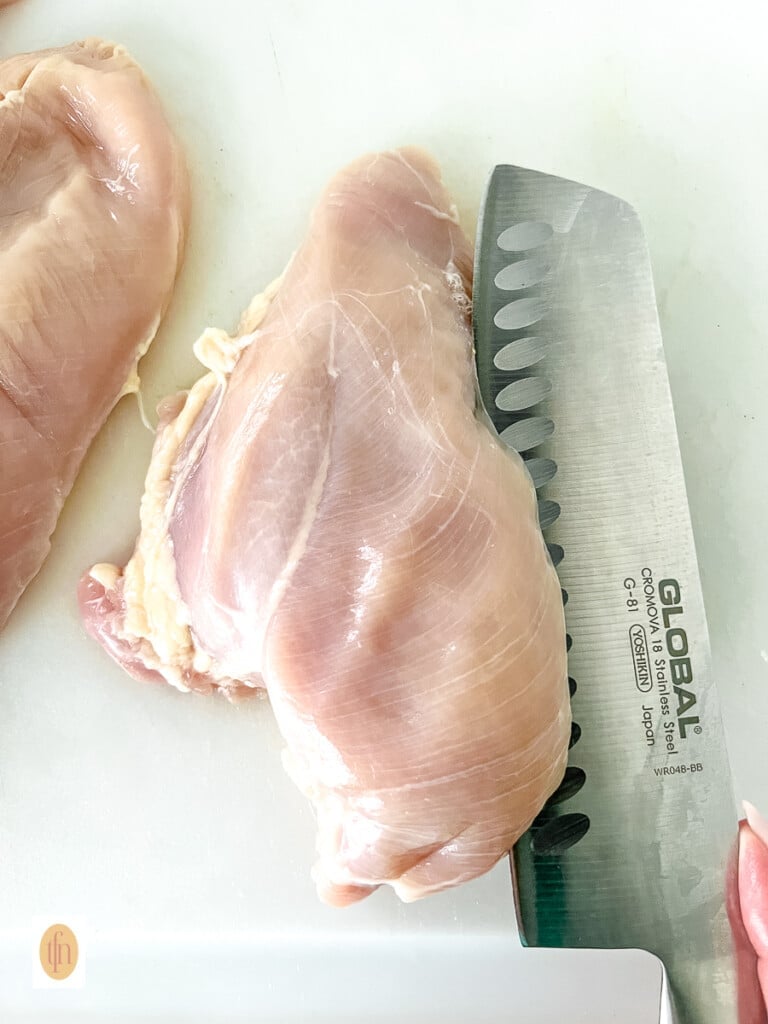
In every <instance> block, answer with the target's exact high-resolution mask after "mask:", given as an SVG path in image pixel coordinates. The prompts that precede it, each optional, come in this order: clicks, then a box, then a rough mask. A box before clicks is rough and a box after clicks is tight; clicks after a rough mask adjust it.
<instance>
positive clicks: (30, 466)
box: [0, 40, 188, 625]
mask: <svg viewBox="0 0 768 1024" xmlns="http://www.w3.org/2000/svg"><path fill="white" fill-rule="evenodd" d="M187 207H188V184H187V175H186V170H185V167H184V161H183V158H182V155H181V152H180V150H179V147H178V145H177V144H176V141H175V140H174V138H173V136H172V134H171V132H170V129H169V127H168V124H167V122H166V120H165V117H164V116H163V112H162V110H161V108H160V104H159V102H158V100H157V97H156V96H155V94H154V92H153V91H152V89H151V87H150V85H149V83H148V82H147V80H146V78H145V77H144V75H143V73H142V71H141V69H140V68H139V67H138V66H137V64H136V63H135V62H134V61H133V60H132V59H131V58H130V57H129V56H128V54H127V53H126V52H125V51H124V50H123V49H122V48H121V47H119V46H114V45H111V44H106V43H102V42H100V41H98V40H90V41H88V42H85V43H77V44H74V45H72V46H68V47H65V48H63V49H59V50H48V51H44V52H41V53H32V54H23V55H21V56H18V57H14V58H11V59H9V60H6V61H3V62H1V63H0V625H2V624H3V623H4V622H5V620H6V619H7V617H8V615H9V614H10V612H11V610H12V608H13V606H14V605H15V603H16V601H17V600H18V598H19V596H20V595H21V592H22V591H23V589H24V587H25V586H26V585H27V583H28V582H29V581H30V579H31V578H32V577H33V576H34V575H35V573H36V572H37V571H38V569H39V568H40V566H41V564H42V562H43V560H44V558H45V556H46V554H47V553H48V550H49V547H50V536H51V534H52V532H53V529H54V526H55V525H56V520H57V517H58V514H59V512H60V510H61V506H62V504H63V501H64V498H65V497H66V495H67V493H68V492H69V490H70V488H71V486H72V483H73V481H74V478H75V476H76V474H77V470H78V468H79V466H80V463H81V461H82V459H83V456H84V454H85V452H86V450H87V448H88V445H89V444H90V442H91V440H92V439H93V437H94V435H95V434H96V432H97V431H98V430H99V428H100V427H101V425H102V424H103V422H104V420H105V419H106V417H107V414H108V413H109V411H110V410H111V409H112V407H113V406H114V404H115V402H116V401H117V399H118V398H119V397H120V395H121V393H123V392H124V391H125V390H130V389H131V388H132V387H133V386H135V385H134V380H135V369H136V363H137V360H138V358H139V356H140V355H141V354H142V353H143V352H144V351H145V350H146V348H147V346H148V345H149V343H150V342H151V340H152V338H153V337H154V334H155V332H156V330H157V327H158V324H159V321H160V318H161V316H162V314H163V312H164V310H165V308H166V306H167V303H168V301H169V298H170V295H171V291H172V288H173V284H174V280H175V277H176V273H177V270H178V267H179V263H180V259H181V253H182V248H183V242H184V234H185V226H186V220H187Z"/></svg>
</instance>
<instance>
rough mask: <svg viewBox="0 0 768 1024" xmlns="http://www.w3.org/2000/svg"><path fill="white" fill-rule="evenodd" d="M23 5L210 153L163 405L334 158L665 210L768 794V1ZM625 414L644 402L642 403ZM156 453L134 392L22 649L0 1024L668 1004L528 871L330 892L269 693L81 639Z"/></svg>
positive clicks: (731, 696)
mask: <svg viewBox="0 0 768 1024" xmlns="http://www.w3.org/2000/svg"><path fill="white" fill-rule="evenodd" d="M623 6H624V5H621V4H616V3H615V2H613V0H612V2H606V3H599V2H596V0H581V2H579V3H578V4H574V3H572V2H570V0H564V2H560V3H553V2H539V3H535V2H515V0H501V2H499V3H481V4H475V5H469V6H467V5H462V4H457V3H454V2H450V3H449V2H446V0H442V2H436V3H422V4H420V5H418V6H417V5H416V4H413V3H410V4H409V3H403V2H400V0H388V2H387V3H386V4H378V3H377V4H369V3H342V2H338V0H335V2H326V3H309V2H304V3H301V2H292V3H281V2H278V0H273V2H262V3H259V2H249V0H218V2H217V3H214V4H210V3H201V2H199V0H22V3H21V4H20V5H19V7H18V8H14V9H11V10H8V11H6V12H4V13H2V14H0V57H2V56H5V55H7V54H10V53H12V52H15V51H18V50H31V49H37V48H41V47H45V46H52V45H57V44H60V43H66V42H69V41H71V40H72V39H75V38H82V37H84V36H87V35H101V36H104V37H107V38H112V39H117V40H119V41H121V42H123V43H125V44H126V45H127V46H128V47H129V48H130V50H131V51H132V52H133V54H134V55H135V56H136V57H137V58H138V59H139V61H140V62H141V63H142V64H143V66H144V67H145V69H146V70H147V72H148V73H149V75H150V76H151V78H152V79H153V80H154V82H155V84H156V86H157V88H158V90H159V92H160V93H161V95H162V96H163V98H164V100H165V104H166V107H167V110H168V113H169V117H170V119H171V121H172V122H173V124H174V125H175V127H176V129H177V131H178V133H179V134H180V136H181V138H182V140H183V142H184V143H185V146H186V149H187V152H188V154H189V159H190V164H191V168H192V173H193V178H194V221H193V225H192V233H191V241H190V248H189V256H188V259H187V264H186V268H185V270H184V274H183V277H182V280H181V283H180V285H179V288H178V291H177V295H176V298H175V300H174V304H173V307H172V309H171V312H170V314H169V316H168V319H167V321H166V323H165V324H164V326H163V328H162V330H161V333H160V336H159V337H158V339H157V341H156V343H155V347H154V349H153V350H152V352H151V353H150V355H149V356H148V357H147V358H146V359H145V361H144V364H143V367H142V376H143V377H144V381H145V383H144V395H145V399H146V404H147V407H148V408H149V409H150V410H151V409H152V408H153V407H154V405H155V403H156V401H157V400H158V399H159V398H160V397H161V396H163V395H164V394H166V393H168V392H171V391H174V390H176V389H178V388H181V387H185V386H187V385H189V384H190V382H191V381H192V380H193V379H194V377H195V374H196V366H195V361H194V359H193V357H192V354H191V343H192V341H193V340H194V338H195V337H196V336H197V335H198V333H199V332H200V330H201V329H202V328H203V327H204V326H206V325H208V324H216V325H219V326H224V327H230V326H232V325H234V323H235V322H236V320H237V317H238V314H239V312H240V310H241V308H242V307H244V306H245V305H246V304H247V302H248V300H249V299H250V298H251V296H252V294H253V293H254V292H255V291H256V290H258V289H260V288H261V287H262V286H263V285H264V284H265V283H266V282H268V281H270V280H271V279H272V278H273V277H274V276H275V275H276V274H277V273H278V272H279V271H280V270H281V269H282V268H283V266H284V264H285V263H286V260H287V259H288V257H289V255H290V253H291V251H292V249H293V248H294V247H295V246H296V245H297V243H298V242H299V241H300V239H301V236H302V231H303V227H304V225H305V223H306V219H307V215H308V212H309V209H310V206H311V204H312V202H313V200H314V199H315V197H316V196H317V194H318V192H319V190H320V189H321V187H322V185H323V183H324V182H325V180H326V179H327V178H328V176H329V175H330V174H331V173H332V172H333V171H334V170H336V169H337V167H338V166H339V165H341V164H342V163H343V162H344V161H346V160H347V159H349V158H352V157H354V156H356V155H357V154H359V153H360V152H362V151H364V150H367V149H372V148H376V147H382V146H390V145H395V144H399V143H407V142H412V143H421V144H424V145H426V146H428V147H429V148H431V149H432V150H433V152H434V153H435V154H436V156H437V157H438V158H439V160H440V161H441V163H442V165H443V168H444V173H445V177H446V180H447V182H448V184H449V186H450V188H451V189H452V190H453V192H454V193H455V195H456V197H457V199H458V201H459V206H460V210H461V213H462V216H463V218H464V222H465V224H466V226H467V228H468V230H469V231H470V232H473V231H474V220H475V215H476V210H477V205H478V201H479V197H480V194H481V191H482V187H483V183H484V179H485V176H486V173H487V171H488V170H489V169H490V167H491V166H492V165H493V164H494V163H497V162H502V161H506V162H515V163H519V164H523V165H527V166H532V167H536V168H539V169H541V170H546V171H551V172H554V173H557V174H562V175H565V176H568V177H573V178H577V179H579V180H583V181H586V182H589V183H591V184H593V185H596V186H598V187H601V188H605V189H608V190H609V191H611V192H615V193H617V194H619V195H621V196H623V197H625V198H626V199H628V200H630V201H631V202H633V203H634V204H635V205H636V206H637V208H638V210H639V212H640V214H641V216H642V217H643V219H644V222H645V226H646V229H647V233H648V237H649V242H650V248H651V252H652V255H653V259H654V266H655V272H656V279H657V285H658V293H659V305H660V313H661V319H662V326H663V329H664V334H665V339H666V346H667V354H668V359H669V365H670V375H671V380H672V387H673V392H674V396H675V402H676V408H677V414H678V422H679V428H680V434H681V444H682V449H683V458H684V462H685V467H686V475H687V479H688V485H689V491H690V500H691V506H692V512H693V519H694V526H695V530H696V537H697V541H698V546H699V553H700V560H701V567H702V576H703V582H704V589H705V597H706V599H707V603H708V608H709V615H710V623H711V632H712V643H713V648H714V659H715V666H716V669H717V670H718V674H719V678H720V684H721V691H722V698H723V704H724V709H725V717H726V725H727V728H728V732H729V737H730V740H731V743H732V758H733V766H734V774H735V780H736V786H737V791H738V793H739V794H743V795H744V796H748V797H749V798H750V799H752V800H754V801H756V802H758V803H759V802H761V801H762V803H763V804H764V805H766V804H768V755H766V754H765V753H764V751H765V749H766V735H768V588H767V586H766V582H765V576H764V571H763V567H764V566H765V565H766V564H768V560H767V559H766V550H767V548H768V540H767V539H766V531H765V529H764V528H763V523H764V522H765V521H766V519H768V485H767V484H766V476H765V473H764V471H763V469H762V467H763V466H764V463H765V457H764V443H763V442H764V440H765V439H766V438H768V403H766V402H765V400H764V387H765V385H764V381H765V374H766V370H767V369H768V354H767V353H768V347H767V346H766V345H765V343H764V325H765V324H766V323H768V289H766V288H765V284H764V282H765V281H766V280H767V279H768V246H767V244H766V232H765V227H764V225H765V223H766V221H768V190H767V188H766V180H767V176H766V171H765V168H766V156H768V151H767V150H768V147H767V146H766V135H765V110H766V109H768V73H767V72H766V65H765V60H764V54H763V52H762V39H763V38H764V33H763V32H762V31H761V30H760V26H759V25H758V23H757V22H758V19H759V18H760V17H761V16H760V15H759V14H758V12H759V11H760V9H761V8H760V6H759V5H758V4H757V3H756V4H754V5H747V4H744V3H738V2H736V3H733V2H732V3H731V4H729V5H728V9H727V12H725V13H724V14H723V13H721V10H722V9H721V6H720V5H719V4H714V3H712V4H706V3H705V4H702V3H697V4H695V5H694V4H690V5H689V4H686V3H678V4H677V5H668V4H667V3H664V4H658V5H655V4H653V3H648V2H645V3H643V4H642V5H637V8H636V9H635V10H624V9H622V8H623ZM628 414H630V415H631V410H629V411H628ZM150 445H151V436H150V434H149V433H148V432H147V431H146V430H145V429H144V428H143V427H142V426H141V423H140V419H139V416H138V412H137V407H136V402H135V400H133V399H128V400H125V401H123V402H122V403H121V405H120V407H119V408H118V409H117V411H116V412H115V413H114V415H113V416H112V418H111V419H110V421H109V423H108V424H107V426H106V427H105V429H104V430H103V431H102V433H101V435H100V437H99V438H98V440H97V442H96V444H95V445H94V447H93V450H92V451H91V453H90V455H89V457H88V459H87V461H86V464H85V466H84V468H83V471H82V473H81V476H80V479H79V480H78V483H77V486H76V488H75V490H74V492H73V494H72V496H71V498H70V500H69V501H68V503H67V506H66V508H65V510H64V514H63V516H62V519H61V522H60V525H59V529H58V530H57V533H56V536H55V538H54V545H53V552H52V554H51V556H50V558H49V559H48V562H47V563H46V565H45V567H44V569H43V571H42V572H41V574H40V576H39V577H38V579H37V580H36V581H35V583H34V584H33V585H32V586H31V587H30V588H29V590H28V591H27V593H26V595H25V596H24V598H23V599H22V601H21V603H20V605H19V607H18V609H17V611H16V613H15V614H14V616H13V617H12V619H11V622H10V624H9V626H8V628H7V629H6V631H5V633H4V635H3V636H2V637H0V679H1V680H2V685H1V686H0V1019H2V1020H3V1022H6V1021H8V1022H15V1021H20V1022H21V1021H24V1022H33V1021H34V1022H38V1021H47V1020H59V1019H68V1018H67V1016H66V1015H67V1013H71V1014H74V1017H73V1019H76V1020H77V1021H78V1022H87V1021H90V1020H93V1021H94V1022H96V1021H98V1022H99V1024H110V1022H112V1021H118V1020H120V1021H128V1020H134V1019H139V1018H140V1017H141V1018H142V1019H146V1018H147V1017H148V1016H151V1015H157V1018H158V1019H162V1020H163V1021H171V1020H173V1021H178V1022H182V1021H197V1020H205V1021H210V1022H214V1021H222V1022H223V1021H233V1020H243V1021H278V1020H281V1021H282V1020H285V1021H291V1022H300V1021H305V1020H309V1019H310V1018H311V1019H313V1020H327V1021H341V1020H349V1021H379V1020H380V1021H385V1020H394V1019H398V1020H406V1021H418V1022H420V1024H421V1022H426V1021H432V1020H435V1021H438V1020H439V1021H441V1022H448V1021H467V1020H473V1021H478V1022H481V1021H483V1022H484V1021H489V1022H490V1021H502V1020H503V1021H525V1022H526V1024H537V1022H544V1021H548V1020H559V1019H560V1018H561V1017H562V1014H563V1013H566V1012H567V1013H568V1014H569V1019H570V1020H571V1021H582V1020H583V1021H585V1022H586V1021H587V1020H589V1021H590V1022H592V1024H601V1022H602V1021H613V1020H617V1021H618V1020H621V1021H622V1022H625V1024H642V1022H644V1021H650V1020H653V1019H654V1016H653V1014H654V1006H655V1005H656V1003H657V1001H658V1000H657V992H658V967H657V965H656V964H655V962H654V961H653V960H652V959H651V958H648V957H645V956H643V955H640V954H632V953H630V954H598V955H581V956H578V955H576V954H569V953H561V952H546V951H525V952H523V951H521V950H520V949H519V948H518V944H517V938H516V933H515V926H514V919H513V909H512V897H511V892H510V887H509V881H508V875H507V871H506V868H505V866H504V865H501V866H500V867H499V868H498V869H497V870H496V871H495V872H493V873H492V874H491V875H490V876H488V877H486V878H484V879H481V880H479V881H478V882H476V883H474V884H472V885H469V886H466V887H465V888H464V889H462V890H459V891H457V892H454V893H449V894H444V895H442V896H439V897H434V898H431V899H429V900H427V901H425V902H423V903H420V904H416V905H413V906H409V907H404V906H402V905H400V904H399V903H398V902H397V900H396V899H395V898H394V897H393V896H392V895H391V893H389V892H380V893H377V894H376V895H375V896H374V897H373V898H371V899H370V900H368V901H367V902H365V903H364V904H362V905H359V906H356V907H353V908H350V909H349V910H347V911H343V912H340V911H333V910H330V909H328V908H325V907H322V906H321V905H320V904H319V903H318V902H317V900H316V898H315V896H314V892H313V886H312V884H311V881H310V879H309V867H310V864H311V862H312V859H313V834H314V828H313V820H312V814H311V812H310V810H309V808H308V807H307V805H306V804H305V802H304V800H303V799H302V798H301V797H300V796H299V794H298V793H297V792H296V791H295V790H294V788H293V787H292V785H291V784H290V783H289V782H288V780H287V779H286V778H285V776H284V775H283V772H282V769H281V766H280V761H279V750H280V740H279V736H278V735H277V732H276V730H275V727H274V724H273V722H272V718H271V713H270V710H269V707H268V705H267V704H266V703H263V702H254V703H252V704H250V705H249V706H247V707H243V706H240V707H232V706H229V705H228V704H226V703H225V702H224V701H222V700H205V699H202V698H196V697H192V696H183V695H180V694H178V693H175V692H173V691H171V690H170V689H162V688H159V687H152V686H146V685H139V684H137V683H134V682H132V681H131V680H130V679H128V678H127V677H125V676H123V675H122V673H121V672H120V671H119V670H118V669H117V668H116V667H115V666H114V665H113V664H112V663H111V661H109V659H108V658H107V657H106V656H105V655H104V654H103V653H102V652H101V651H100V650H99V649H98V648H97V647H96V646H95V645H94V644H93V643H92V642H90V641H89V640H88V639H87V638H86V637H85V635H84V633H83V631H82V629H81V628H80V625H79V623H78V618H77V613H76V607H75V600H74V587H75V583H76V580H77V578H78V576H79V574H80V572H81V571H82V570H83V569H84V568H85V567H87V566H89V565H90V564H91V563H93V562H95V561H98V560H104V559H115V560H120V559H121V558H124V557H125V555H126V554H127V552H128V551H129V549H130V546H131V544H132V540H133V537H134V535H135V531H136V522H137V508H138V500H139V496H140V493H141V489H142V478H143V474H144V470H145V468H146V463H147V459H148V456H149V451H150ZM57 918H58V919H62V920H64V921H65V922H75V921H77V922H78V929H79V930H78V935H79V936H80V938H81V941H82V942H83V944H84V946H85V956H84V963H85V978H84V982H85V983H84V986H83V987H82V988H79V989H75V990H65V989H62V988H58V989H56V990H53V991H44V990H36V989H34V988H33V987H32V962H33V959H34V952H35V946H36V943H37V942H38V941H39V937H40V931H41V930H42V929H40V930H37V929H38V928H39V923H40V921H43V922H45V923H52V922H53V921H54V920H55V919H57Z"/></svg>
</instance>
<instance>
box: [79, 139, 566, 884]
mask: <svg viewBox="0 0 768 1024" xmlns="http://www.w3.org/2000/svg"><path fill="white" fill-rule="evenodd" d="M471 264H472V253H471V247H470V245H469V243H468V241H467V239H466V237H465V235H464V234H463V232H462V230H461V228H460V227H459V226H458V222H457V217H456V211H455V208H454V207H453V205H452V204H451V202H450V200H449V198H448V196H447V194H446V192H445V189H444V187H443V186H442V184H441V182H440V176H439V172H438V168H437V167H436V165H435V164H434V162H433V161H432V160H431V159H430V158H429V157H428V156H427V155H426V154H424V153H422V152H421V151H418V150H401V151H395V152H388V153H381V154H375V155H371V156H367V157H364V158H362V159H360V160H358V161H357V162H355V163H353V164H352V165H351V166H349V167H347V168H346V169H345V170H343V171H342V172H341V173H340V174H338V175H337V176H336V177H335V178H334V180H333V181H332V182H331V184H330V185H329V187H328V188H327V190H326V192H325V194H324V195H323V197H322V199H321V201H320V203H319V204H318V206H317V208H316V210H315V212H314V215H313V217H312V220H311V224H310V227H309V231H308V234H307V237H306V239H305V241H304V244H303V245H302V247H301V248H300V249H299V251H298V252H297V253H296V255H295V256H294V258H293V259H292V260H291V262H290V264H289V266H288V269H287V271H286V272H285V274H284V276H283V278H282V280H281V281H279V282H276V284H275V285H273V286H272V287H271V288H270V289H269V290H268V292H267V293H266V294H265V295H263V296H260V297H259V298H257V300H255V302H254V303H253V305H252V306H251V308H250V309H249V310H248V312H247V313H246V315H245V318H244V322H243V324H242V329H241V331H240V332H239V333H238V335H237V336H236V337H234V338H230V337H228V336H227V335H225V334H223V333H222V332H215V331H211V332H208V333H207V334H206V335H204V336H203V338H202V339H201V340H200V341H199V342H198V346H197V352H198V355H199V356H200V358H201V359H202V360H203V361H204V362H205V363H206V364H207V365H208V366H209V367H210V368H211V372H209V373H208V374H207V375H206V376H205V377H203V378H202V379H201V380H200V381H199V382H198V383H197V384H196V385H195V387H194V388H193V389H192V391H191V392H190V393H189V394H188V395H182V396H177V397H175V398H174V399H171V400H170V401H169V402H168V403H166V406H165V407H164V409H163V411H162V412H163V425H162V427H161V430H160V432H159V434H158V437H157V441H156V445H155V453H154V457H153V463H152V466H151V467H150V470H149V474H148V478H147V491H146V494H145V497H144V500H143V503H142V533H141V536H140V538H139V541H138V544H137V548H136V551H135V554H134V557H133V558H132V559H131V561H130V563H129V564H128V566H127V567H126V568H125V569H124V570H121V569H118V568H117V567H114V566H106V565H100V566H96V567H94V569H93V570H91V572H90V573H89V574H87V575H86V577H85V578H84V579H83V581H82V583H81V590H80V598H81V605H82V611H83V616H84V619H85V622H86V624H87V626H88V628H89V629H90V630H91V632H92V633H93V634H94V635H96V636H97V637H98V638H99V639H100V640H101V642H102V643H103V644H104V645H105V646H106V647H107V649H108V650H109V651H110V652H111V653H112V655H113V656H114V657H116V658H117V660H118V661H120V662H121V663H122V664H123V665H124V666H125V667H126V668H127V669H128V671H129V672H131V673H132V674H134V675H135V676H137V677H139V678H145V679H147V678H148V679H163V678H164V679H166V680H167V681H168V682H170V683H172V684H174V685H176V686H178V687H180V688H182V689H202V690H206V689H211V688H223V689H225V690H227V691H229V692H230V693H232V692H235V693H236V692H238V691H242V690H243V689H244V688H247V687H260V686H264V687H266V689H267V691H268V694H269V697H270V700H271V703H272V706H273V708H274V711H275V714H276V716H277V720H278V724H279V726H280V729H281V731H282V733H283V736H284V738H285V741H286V753H285V764H286V767H287V769H288V771H289V772H290V774H291V776H292V777H293V778H294V779H295V781H296V782H297V784H298V785H299V786H300V787H301V789H302V790H303V792H304V793H306V795H307V796H308V797H309V798H310V799H311V800H312V801H313V803H314V805H315V808H316V811H317V820H318V854H319V858H318V862H317V865H316V868H315V874H316V880H317V885H318V890H319V893H320V895H321V897H322V898H323V899H325V900H327V901H328V902H330V903H334V904H344V903H348V902H352V901H354V900H357V899H360V898H362V897H364V896H366V895H368V894H369V893H370V892H371V891H372V890H373V889H374V888H375V887H376V886H378V885H380V884H382V883H388V884H390V885H392V886H394V888H395V889H396V891H397V892H398V893H399V895H400V896H401V897H402V898H403V899H408V900H410V899H415V898H418V897H419V896H422V895H424V894H426V893H429V892H433V891H437V890H440V889H443V888H446V887H448V886H452V885H456V884H458V883H460V882H462V881H464V880H467V879H470V878H473V877H475V876H477V875H479V874H481V873H483V872H484V871H486V870H488V869H489V868H490V867H491V866H492V865H493V864H494V863H495V862H496V861H497V860H498V859H499V858H500V857H501V856H502V855H503V854H504V853H505V852H506V851H507V850H508V849H509V848H510V846H511V845H512V843H513V842H514V841H515V839H516V838H517V837H518V836H519V835H520V834H521V833H522V832H523V831H524V829H525V828H527V826H528V825H529V824H530V822H531V820H532V818H533V817H534V816H535V814H536V813H537V812H538V811H539V809H540V808H541V806H542V804H543V803H544V801H545V800H546V798H547V796H548V795H549V794H550V793H551V792H552V791H553V789H554V788H555V787H556V786H557V784H558V782H559V780H560V777H561V775H562V771H563V767H564V764H565V756H566V747H567V741H568V736H569V722H570V718H569V704H568V693H567V685H566V658H565V643H564V623H563V610H562V602H561V597H560V588H559V585H558V581H557V577H556V574H555V572H554V569H553V568H552V566H551V564H550V562H549V559H548V555H547V551H546V548H545V545H544V542H543V540H542V537H541V533H540V530H539V527H538V521H537V513H536V502H535V494H534V491H533V487H532V485H531V482H530V480H529V478H528V475H527V473H526V471H525V469H524V468H523V465H522V462H521V461H520V460H519V458H518V457H517V456H516V455H514V454H512V453H510V452H508V451H507V450H505V449H504V448H503V446H502V445H501V444H500V443H499V441H498V439H497V438H496V437H495V435H493V433H492V432H491V431H490V430H489V429H488V427H487V426H486V423H485V422H484V421H483V419H482V417H478V415H477V414H476V403H475V377H474V363H473V353H472V340H471V330H470V288H471ZM254 756H258V751H254Z"/></svg>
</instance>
